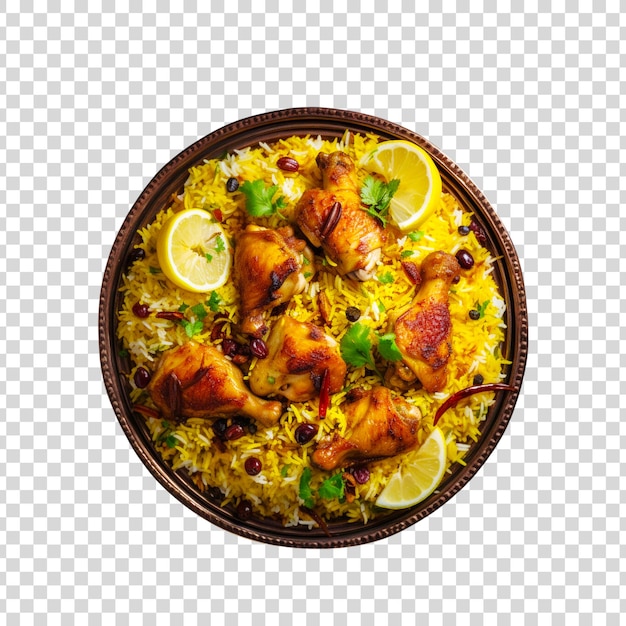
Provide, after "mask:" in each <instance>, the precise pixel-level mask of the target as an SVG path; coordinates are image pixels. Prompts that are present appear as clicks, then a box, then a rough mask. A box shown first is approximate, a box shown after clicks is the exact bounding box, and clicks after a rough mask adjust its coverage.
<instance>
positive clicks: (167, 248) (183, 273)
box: [156, 209, 232, 293]
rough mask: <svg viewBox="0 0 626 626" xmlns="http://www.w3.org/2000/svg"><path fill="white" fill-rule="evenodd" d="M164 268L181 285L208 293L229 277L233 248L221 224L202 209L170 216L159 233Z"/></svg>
mask: <svg viewBox="0 0 626 626" xmlns="http://www.w3.org/2000/svg"><path fill="white" fill-rule="evenodd" d="M156 248H157V257H158V259H159V265H160V266H161V270H162V271H163V273H164V274H165V276H167V278H169V279H170V280H171V281H172V282H173V283H174V284H175V285H176V286H177V287H180V288H181V289H185V290H186V291H193V292H195V293H207V292H209V291H213V290H214V289H217V288H218V287H221V286H222V285H223V284H224V283H225V282H226V280H227V279H228V273H229V271H230V265H231V257H232V254H231V250H230V246H229V244H228V239H227V238H226V235H225V234H224V231H223V230H222V228H221V226H220V225H219V224H218V223H217V222H215V220H214V219H213V217H211V214H210V213H208V212H207V211H203V210H202V209H187V210H185V211H181V212H180V213H176V214H175V215H173V216H172V217H170V218H169V219H168V220H167V222H165V224H164V225H163V228H162V229H161V231H160V232H159V235H158V237H157V246H156Z"/></svg>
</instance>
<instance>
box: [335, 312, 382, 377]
mask: <svg viewBox="0 0 626 626" xmlns="http://www.w3.org/2000/svg"><path fill="white" fill-rule="evenodd" d="M369 336H370V329H369V328H368V327H367V326H364V325H363V324H361V323H360V322H356V323H355V324H353V325H352V326H351V327H350V328H349V329H348V332H347V333H346V334H345V335H344V336H343V337H342V338H341V342H340V343H339V348H340V349H341V358H342V359H343V360H344V361H345V362H346V363H348V365H352V366H353V367H361V366H362V365H367V366H369V367H370V369H373V370H376V365H375V364H374V359H373V357H372V342H371V341H370V338H369Z"/></svg>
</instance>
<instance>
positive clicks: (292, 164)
mask: <svg viewBox="0 0 626 626" xmlns="http://www.w3.org/2000/svg"><path fill="white" fill-rule="evenodd" d="M276 165H277V166H278V168H279V169H281V170H283V172H297V171H298V169H300V164H299V163H298V161H296V160H295V159H292V158H291V157H280V159H278V161H276Z"/></svg>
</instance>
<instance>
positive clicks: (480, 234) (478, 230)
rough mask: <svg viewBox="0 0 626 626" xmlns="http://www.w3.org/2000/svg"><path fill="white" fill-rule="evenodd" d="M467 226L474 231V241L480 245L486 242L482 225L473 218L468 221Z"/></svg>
mask: <svg viewBox="0 0 626 626" xmlns="http://www.w3.org/2000/svg"><path fill="white" fill-rule="evenodd" d="M469 227H470V230H471V231H472V232H473V233H474V236H475V237H476V241H478V243H479V244H480V245H481V246H484V245H485V244H486V243H487V233H485V231H484V230H483V227H482V226H481V225H480V224H479V223H478V222H476V221H474V220H472V221H471V222H470V225H469Z"/></svg>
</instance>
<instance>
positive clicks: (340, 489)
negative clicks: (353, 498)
mask: <svg viewBox="0 0 626 626" xmlns="http://www.w3.org/2000/svg"><path fill="white" fill-rule="evenodd" d="M344 488H345V484H344V482H343V478H342V475H341V474H335V475H334V476H330V477H329V478H326V480H324V482H322V484H321V485H320V488H319V489H318V490H317V493H318V495H319V497H320V498H324V500H332V499H333V498H339V499H341V498H343V496H344Z"/></svg>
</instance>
